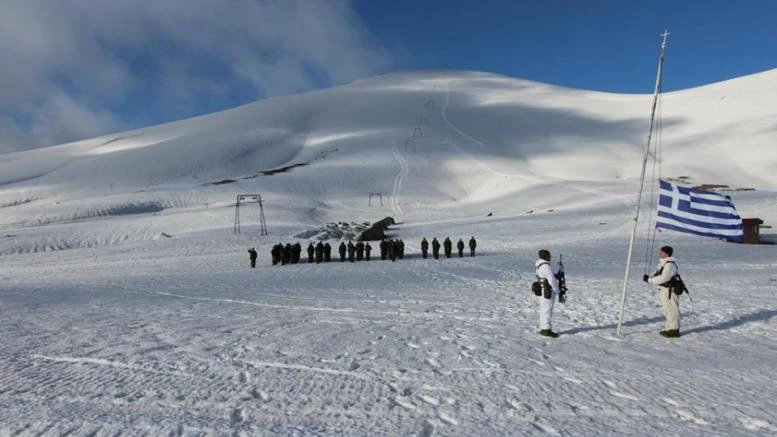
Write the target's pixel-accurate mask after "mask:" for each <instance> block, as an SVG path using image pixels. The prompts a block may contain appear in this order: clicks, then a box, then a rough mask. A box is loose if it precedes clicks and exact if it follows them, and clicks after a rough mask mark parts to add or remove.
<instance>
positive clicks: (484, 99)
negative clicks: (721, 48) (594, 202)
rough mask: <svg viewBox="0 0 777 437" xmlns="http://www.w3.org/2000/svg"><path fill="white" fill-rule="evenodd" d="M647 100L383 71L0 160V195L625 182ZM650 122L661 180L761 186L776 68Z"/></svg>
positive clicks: (766, 179)
mask: <svg viewBox="0 0 777 437" xmlns="http://www.w3.org/2000/svg"><path fill="white" fill-rule="evenodd" d="M650 99H651V96H649V95H647V94H645V95H618V94H610V93H600V92H591V91H585V90H575V89H567V88H562V87H557V86H552V85H547V84H542V83H537V82H531V81H526V80H520V79H514V78H510V77H506V76H500V75H495V74H489V73H481V72H458V71H417V72H416V71H410V72H399V73H391V74H385V75H381V76H377V77H373V78H369V79H363V80H358V81H355V82H352V83H350V84H347V85H343V86H339V87H334V88H330V89H325V90H319V91H313V92H307V93H301V94H296V95H290V96H283V97H275V98H271V99H267V100H263V101H259V102H256V103H252V104H248V105H244V106H240V107H237V108H234V109H231V110H227V111H222V112H218V113H214V114H210V115H205V116H200V117H196V118H193V119H189V120H183V121H179V122H174V123H168V124H164V125H160V126H155V127H150V128H146V129H140V130H135V131H131V132H125V133H119V134H115V135H107V136H103V137H99V138H94V139H90V140H84V141H79V142H75V143H70V144H66V145H62V146H54V147H49V148H45V149H39V150H32V151H27V152H20V153H12V154H6V155H1V156H0V184H5V185H7V186H8V185H13V186H18V184H31V185H35V186H60V185H76V186H95V185H98V186H108V185H111V186H115V187H126V188H134V189H138V188H142V187H148V186H156V185H160V184H168V183H187V184H202V183H208V182H214V181H219V180H227V179H238V178H248V177H256V176H257V175H260V174H262V172H265V171H267V170H271V169H277V168H292V167H294V166H298V165H303V164H311V165H307V166H306V167H304V169H299V171H297V170H295V171H292V172H289V173H288V174H287V175H288V176H289V177H297V176H296V175H299V177H302V178H306V179H307V180H321V179H323V178H328V179H327V180H331V179H332V178H335V179H337V178H338V175H342V172H344V171H350V172H351V173H352V174H355V175H356V180H359V179H360V178H368V177H369V176H368V175H366V174H365V175H361V176H360V175H359V172H360V171H363V170H364V169H365V168H367V169H368V171H369V172H370V173H372V174H374V175H377V176H380V175H382V174H384V173H385V174H386V175H390V174H392V173H393V172H394V171H395V166H397V165H398V164H401V162H402V160H403V159H404V160H405V161H407V160H408V159H410V160H411V161H412V162H415V163H416V165H418V166H419V168H422V167H424V166H428V167H429V169H428V172H432V173H433V176H434V177H435V178H436V179H433V180H432V181H434V182H429V183H439V184H441V185H442V184H445V185H448V186H453V185H458V186H461V187H462V189H464V191H466V192H470V191H471V189H470V188H467V187H471V186H472V185H473V183H474V184H475V185H478V184H480V183H481V182H482V180H481V181H479V182H477V183H476V182H474V181H475V179H476V178H475V175H481V176H482V175H484V174H485V175H490V177H492V178H524V179H525V180H528V181H530V182H540V181H541V180H544V179H547V178H549V179H553V180H558V179H565V180H592V181H594V180H595V181H607V180H621V179H631V178H634V177H637V176H638V168H639V165H640V163H641V155H642V153H643V150H644V142H645V139H646V135H647V126H648V116H649V109H650ZM660 115H661V117H662V118H661V121H662V123H661V125H660V126H661V127H662V130H661V132H660V134H661V135H660V138H659V139H660V140H661V141H662V145H663V151H664V155H663V160H662V163H663V164H662V166H663V168H664V170H665V171H666V172H668V173H669V174H670V175H673V176H695V177H697V178H699V179H701V180H702V181H703V182H708V183H722V184H731V185H748V186H756V187H757V186H774V182H773V178H772V175H773V174H774V173H775V171H777V167H776V166H777V164H776V163H777V159H775V158H777V156H775V153H776V152H775V150H777V149H776V148H774V147H773V144H774V142H775V136H776V135H777V131H776V130H775V127H774V120H775V119H777V70H771V71H767V72H763V73H759V74H756V75H752V76H747V77H742V78H738V79H734V80H729V81H726V82H721V83H718V84H713V85H708V86H705V87H699V88H695V89H690V90H684V91H679V92H674V93H668V94H666V95H665V96H663V99H662V105H661V112H660ZM392 150H394V152H392ZM397 153H399V154H400V155H402V154H405V153H407V154H410V155H408V156H405V157H404V158H403V157H401V156H400V157H399V158H397V157H396V154H397ZM411 153H412V154H411ZM397 159H399V161H398V160H397ZM424 160H428V161H429V162H424ZM459 175H461V177H462V178H463V179H462V180H459V179H458V178H459ZM445 178H447V179H445ZM468 178H469V180H467V179H468ZM473 178H475V179H473ZM526 178H528V179H526ZM441 179H444V180H441ZM427 182H428V181H427ZM448 195H451V196H454V197H457V196H458V195H457V194H454V193H450V194H448Z"/></svg>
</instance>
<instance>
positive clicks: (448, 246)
mask: <svg viewBox="0 0 777 437" xmlns="http://www.w3.org/2000/svg"><path fill="white" fill-rule="evenodd" d="M442 246H443V250H444V251H445V257H446V258H450V257H451V253H453V242H451V239H450V238H448V237H445V240H443V242H442Z"/></svg>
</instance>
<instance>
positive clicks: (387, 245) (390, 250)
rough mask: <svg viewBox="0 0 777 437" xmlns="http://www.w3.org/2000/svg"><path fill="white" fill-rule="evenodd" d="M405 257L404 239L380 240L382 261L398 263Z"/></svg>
mask: <svg viewBox="0 0 777 437" xmlns="http://www.w3.org/2000/svg"><path fill="white" fill-rule="evenodd" d="M404 257H405V242H404V241H402V239H399V238H397V239H389V240H386V239H383V240H380V259H382V260H385V259H390V260H391V261H396V260H397V258H399V259H403V258H404Z"/></svg>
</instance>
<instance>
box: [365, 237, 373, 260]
mask: <svg viewBox="0 0 777 437" xmlns="http://www.w3.org/2000/svg"><path fill="white" fill-rule="evenodd" d="M371 250H372V246H370V243H369V242H367V243H364V259H365V260H366V261H369V260H370V251H371Z"/></svg>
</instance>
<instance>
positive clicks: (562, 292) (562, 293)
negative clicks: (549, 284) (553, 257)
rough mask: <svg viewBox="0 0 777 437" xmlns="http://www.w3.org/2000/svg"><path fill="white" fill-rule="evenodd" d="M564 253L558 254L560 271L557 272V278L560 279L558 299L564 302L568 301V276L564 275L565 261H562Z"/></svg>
mask: <svg viewBox="0 0 777 437" xmlns="http://www.w3.org/2000/svg"><path fill="white" fill-rule="evenodd" d="M562 258H563V255H559V256H558V273H556V279H558V291H559V293H558V301H559V303H564V302H566V301H567V278H566V277H565V276H564V262H563V261H562Z"/></svg>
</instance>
